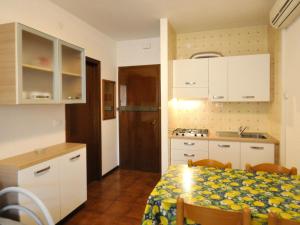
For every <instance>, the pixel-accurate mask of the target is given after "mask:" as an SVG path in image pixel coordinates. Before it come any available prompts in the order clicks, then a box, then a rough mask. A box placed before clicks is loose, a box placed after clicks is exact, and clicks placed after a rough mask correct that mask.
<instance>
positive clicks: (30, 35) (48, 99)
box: [18, 24, 59, 104]
mask: <svg viewBox="0 0 300 225" xmlns="http://www.w3.org/2000/svg"><path fill="white" fill-rule="evenodd" d="M18 31H19V43H20V45H19V48H18V49H19V54H18V57H19V62H20V63H19V72H20V73H19V96H18V97H19V99H20V103H25V104H26V103H29V104H34V103H38V104H40V103H55V102H57V101H58V97H59V96H58V92H57V89H58V88H59V87H58V62H57V60H56V59H57V55H58V40H57V39H56V38H54V37H52V36H50V35H47V34H44V33H42V32H39V31H37V30H34V29H32V28H29V27H26V26H24V25H21V24H19V29H18Z"/></svg>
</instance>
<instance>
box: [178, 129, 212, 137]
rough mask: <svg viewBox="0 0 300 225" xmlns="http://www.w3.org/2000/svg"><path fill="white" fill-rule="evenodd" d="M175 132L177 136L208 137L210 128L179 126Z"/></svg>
mask: <svg viewBox="0 0 300 225" xmlns="http://www.w3.org/2000/svg"><path fill="white" fill-rule="evenodd" d="M173 134H175V135H176V136H184V137H207V136H208V129H184V128H177V129H175V130H174V131H173Z"/></svg>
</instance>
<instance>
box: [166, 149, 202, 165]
mask: <svg viewBox="0 0 300 225" xmlns="http://www.w3.org/2000/svg"><path fill="white" fill-rule="evenodd" d="M171 159H172V160H184V161H185V162H187V161H188V160H189V159H191V160H193V161H196V160H201V159H208V151H201V150H178V149H172V153H171Z"/></svg>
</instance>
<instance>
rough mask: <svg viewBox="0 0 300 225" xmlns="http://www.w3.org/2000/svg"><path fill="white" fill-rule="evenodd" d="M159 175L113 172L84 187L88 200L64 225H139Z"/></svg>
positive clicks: (139, 172) (123, 171) (126, 171)
mask: <svg viewBox="0 0 300 225" xmlns="http://www.w3.org/2000/svg"><path fill="white" fill-rule="evenodd" d="M159 179H160V175H159V174H155V173H146V172H141V171H130V170H116V171H114V172H113V173H112V174H110V175H108V176H106V177H105V178H103V179H102V180H101V181H95V182H92V183H90V184H89V185H88V200H87V202H86V203H85V205H84V206H83V207H81V208H80V209H79V210H78V212H77V213H76V214H73V215H71V216H69V217H68V218H67V219H65V220H64V221H63V222H61V223H60V224H65V225H140V224H141V220H142V216H143V213H144V209H145V206H146V202H147V199H148V196H149V194H150V193H151V191H152V190H153V188H154V186H155V185H156V183H157V182H158V181H159Z"/></svg>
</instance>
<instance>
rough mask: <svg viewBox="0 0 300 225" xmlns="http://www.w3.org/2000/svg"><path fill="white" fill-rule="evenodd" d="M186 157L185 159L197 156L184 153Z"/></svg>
mask: <svg viewBox="0 0 300 225" xmlns="http://www.w3.org/2000/svg"><path fill="white" fill-rule="evenodd" d="M184 156H185V157H195V154H186V153H184Z"/></svg>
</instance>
